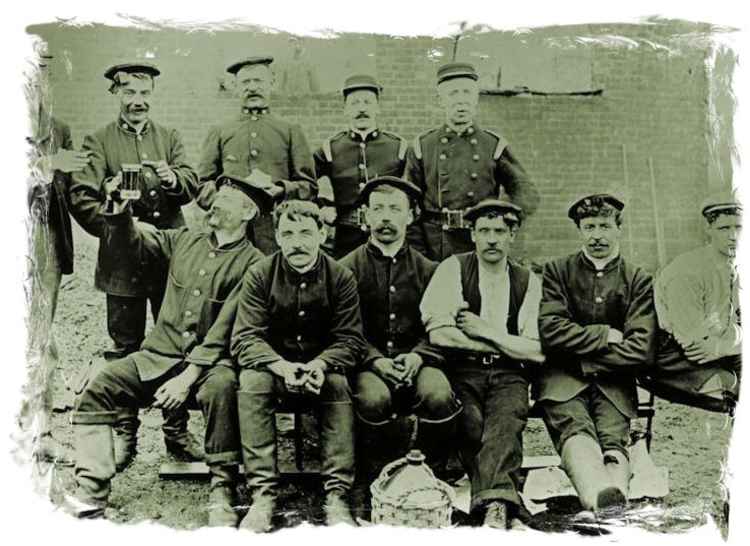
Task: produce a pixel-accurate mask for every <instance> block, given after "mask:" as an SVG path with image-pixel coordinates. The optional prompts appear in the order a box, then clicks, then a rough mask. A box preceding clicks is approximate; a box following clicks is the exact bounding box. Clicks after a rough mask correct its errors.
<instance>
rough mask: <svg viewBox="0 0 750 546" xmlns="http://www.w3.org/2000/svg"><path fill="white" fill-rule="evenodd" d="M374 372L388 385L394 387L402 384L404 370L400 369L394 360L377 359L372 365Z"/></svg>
mask: <svg viewBox="0 0 750 546" xmlns="http://www.w3.org/2000/svg"><path fill="white" fill-rule="evenodd" d="M372 371H374V372H375V373H376V374H377V375H378V376H379V377H380V378H381V379H382V380H383V381H385V382H386V383H390V384H391V385H393V386H398V385H400V384H401V380H402V377H403V369H399V368H398V367H397V366H396V364H395V362H394V360H393V359H392V358H386V357H380V358H376V359H375V361H374V362H373V363H372Z"/></svg>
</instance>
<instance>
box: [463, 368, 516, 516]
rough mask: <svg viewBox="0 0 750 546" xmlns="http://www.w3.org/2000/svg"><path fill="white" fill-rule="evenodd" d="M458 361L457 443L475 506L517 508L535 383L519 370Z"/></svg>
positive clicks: (472, 507) (472, 502) (479, 507)
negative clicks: (531, 384)
mask: <svg viewBox="0 0 750 546" xmlns="http://www.w3.org/2000/svg"><path fill="white" fill-rule="evenodd" d="M452 365H453V367H452V368H451V371H450V373H449V378H450V381H451V384H452V385H453V390H454V391H455V392H456V395H457V396H458V398H459V400H460V401H461V404H462V405H463V411H462V412H461V414H460V415H459V417H458V442H457V443H458V446H459V458H460V459H461V462H462V463H463V465H464V468H465V469H466V471H467V473H468V474H469V478H470V479H471V510H472V511H474V510H477V509H481V508H482V507H483V505H485V504H487V503H488V502H491V501H504V502H506V503H509V505H510V509H511V511H516V512H517V511H518V509H520V508H521V498H520V497H519V495H518V488H519V485H520V469H521V464H522V462H523V430H524V428H525V427H526V421H527V418H528V413H529V382H528V380H527V379H526V378H525V377H524V376H523V375H520V374H519V373H516V372H514V371H509V370H504V369H501V368H497V367H491V366H485V365H483V364H480V363H474V362H457V361H454V362H453V363H452Z"/></svg>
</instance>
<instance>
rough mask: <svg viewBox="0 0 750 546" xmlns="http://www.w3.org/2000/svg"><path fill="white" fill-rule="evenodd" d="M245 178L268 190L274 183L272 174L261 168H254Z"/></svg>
mask: <svg viewBox="0 0 750 546" xmlns="http://www.w3.org/2000/svg"><path fill="white" fill-rule="evenodd" d="M245 180H247V181H248V182H250V183H252V184H254V185H255V186H257V187H259V188H261V189H264V190H266V191H267V190H269V189H270V188H271V187H272V186H273V185H274V184H273V179H272V178H271V175H270V174H268V173H266V172H264V171H262V170H260V169H253V170H252V171H251V172H250V175H249V176H248V177H247V178H246V179H245Z"/></svg>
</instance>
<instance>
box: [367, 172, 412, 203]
mask: <svg viewBox="0 0 750 546" xmlns="http://www.w3.org/2000/svg"><path fill="white" fill-rule="evenodd" d="M379 186H393V187H394V188H397V189H399V190H401V191H402V192H404V193H405V194H406V195H407V196H408V197H409V198H410V199H412V200H414V201H416V202H417V203H418V202H419V200H420V199H422V190H420V189H419V188H418V187H417V186H416V185H415V184H412V183H411V182H409V181H408V180H404V179H403V178H398V177H396V176H379V177H377V178H373V179H372V180H370V181H369V182H368V183H367V184H366V185H365V187H364V188H362V192H361V193H360V194H359V199H360V202H361V203H363V204H367V202H368V200H369V199H370V194H371V193H372V191H373V190H374V189H375V188H377V187H379Z"/></svg>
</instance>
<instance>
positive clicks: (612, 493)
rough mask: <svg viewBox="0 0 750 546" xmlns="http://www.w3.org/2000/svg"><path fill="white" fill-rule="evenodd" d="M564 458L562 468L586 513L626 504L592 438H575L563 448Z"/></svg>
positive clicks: (568, 440)
mask: <svg viewBox="0 0 750 546" xmlns="http://www.w3.org/2000/svg"><path fill="white" fill-rule="evenodd" d="M560 457H561V459H562V464H561V466H562V468H563V470H565V472H566V473H567V475H568V478H570V481H571V483H572V484H573V487H575V489H576V491H577V492H578V498H579V500H580V501H581V505H582V506H583V508H584V509H585V510H590V511H596V510H601V509H603V508H607V507H609V506H612V505H615V504H617V503H621V504H624V501H625V499H624V496H623V494H622V492H621V491H620V490H619V489H618V488H617V487H615V485H614V483H613V482H612V479H611V478H610V474H609V472H607V469H606V467H605V466H604V455H603V454H602V450H601V448H600V447H599V442H597V441H596V440H595V439H594V438H592V437H590V436H589V435H588V434H576V435H575V436H571V437H570V438H568V439H567V440H566V441H565V444H563V447H562V453H561V454H560Z"/></svg>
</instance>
